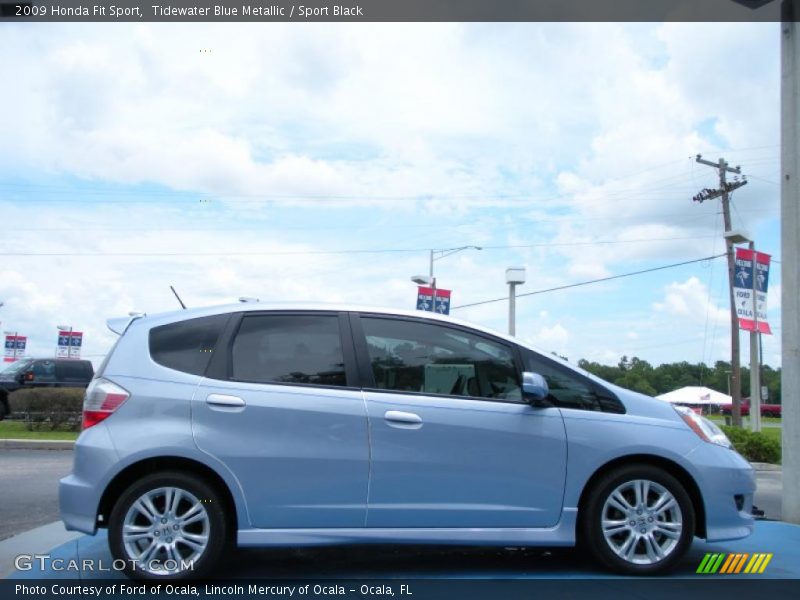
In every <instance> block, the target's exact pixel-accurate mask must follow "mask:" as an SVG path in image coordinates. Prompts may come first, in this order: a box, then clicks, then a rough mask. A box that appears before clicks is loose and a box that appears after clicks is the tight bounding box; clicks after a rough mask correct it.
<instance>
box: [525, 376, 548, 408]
mask: <svg viewBox="0 0 800 600" xmlns="http://www.w3.org/2000/svg"><path fill="white" fill-rule="evenodd" d="M549 395H550V388H549V387H548V386H547V381H546V380H545V378H544V377H542V376H541V375H539V373H531V372H529V371H525V372H524V373H523V374H522V396H523V398H525V399H526V400H527V401H528V402H529V403H530V404H533V405H537V404H540V403H541V402H542V401H543V400H545V399H546V398H547V396H549Z"/></svg>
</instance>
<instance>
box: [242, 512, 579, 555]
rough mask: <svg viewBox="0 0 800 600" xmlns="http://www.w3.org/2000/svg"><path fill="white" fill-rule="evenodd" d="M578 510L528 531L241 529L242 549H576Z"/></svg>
mask: <svg viewBox="0 0 800 600" xmlns="http://www.w3.org/2000/svg"><path fill="white" fill-rule="evenodd" d="M577 516H578V509H576V508H565V509H564V510H563V511H562V513H561V520H560V521H559V522H558V524H557V525H556V526H555V527H548V528H537V529H525V528H503V529H480V528H475V529H467V528H405V529H399V528H398V529H392V528H369V527H364V528H352V529H240V530H239V532H238V535H237V543H238V545H239V546H241V547H264V546H334V545H337V544H450V545H476V546H508V545H514V546H516V545H519V546H574V545H575V524H576V522H577Z"/></svg>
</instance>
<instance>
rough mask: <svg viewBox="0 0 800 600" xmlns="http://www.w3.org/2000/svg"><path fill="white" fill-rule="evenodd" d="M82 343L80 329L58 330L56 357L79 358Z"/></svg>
mask: <svg viewBox="0 0 800 600" xmlns="http://www.w3.org/2000/svg"><path fill="white" fill-rule="evenodd" d="M82 345H83V332H82V331H59V332H58V347H57V348H56V357H58V358H80V357H81V346H82Z"/></svg>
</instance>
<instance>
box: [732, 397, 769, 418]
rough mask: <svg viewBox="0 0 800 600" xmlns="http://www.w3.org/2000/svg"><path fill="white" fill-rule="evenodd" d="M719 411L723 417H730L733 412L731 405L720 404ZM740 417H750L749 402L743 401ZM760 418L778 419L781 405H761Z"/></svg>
mask: <svg viewBox="0 0 800 600" xmlns="http://www.w3.org/2000/svg"><path fill="white" fill-rule="evenodd" d="M720 410H721V411H722V414H723V415H730V414H731V413H732V412H733V405H732V404H722V405H721V406H720ZM741 410H742V416H743V417H748V416H750V402H748V401H747V400H745V401H744V402H742V407H741ZM761 416H762V417H776V418H780V416H781V405H780V404H763V403H762V404H761Z"/></svg>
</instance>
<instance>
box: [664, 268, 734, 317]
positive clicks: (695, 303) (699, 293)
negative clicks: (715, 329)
mask: <svg viewBox="0 0 800 600" xmlns="http://www.w3.org/2000/svg"><path fill="white" fill-rule="evenodd" d="M653 308H654V309H655V310H656V311H658V312H661V313H664V314H666V315H668V316H670V317H677V318H679V319H681V320H683V321H689V322H692V323H705V322H706V321H707V320H708V322H711V323H717V324H723V323H727V322H729V321H730V311H729V310H728V309H726V308H720V307H718V306H717V305H716V304H714V303H713V302H712V301H711V299H710V297H709V292H708V286H706V285H705V284H704V283H703V282H702V281H700V280H699V279H698V278H697V277H690V278H689V279H687V280H686V281H684V282H682V283H679V282H673V283H670V284H669V285H667V286H666V287H665V288H664V299H663V300H662V301H661V302H656V303H654V304H653Z"/></svg>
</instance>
